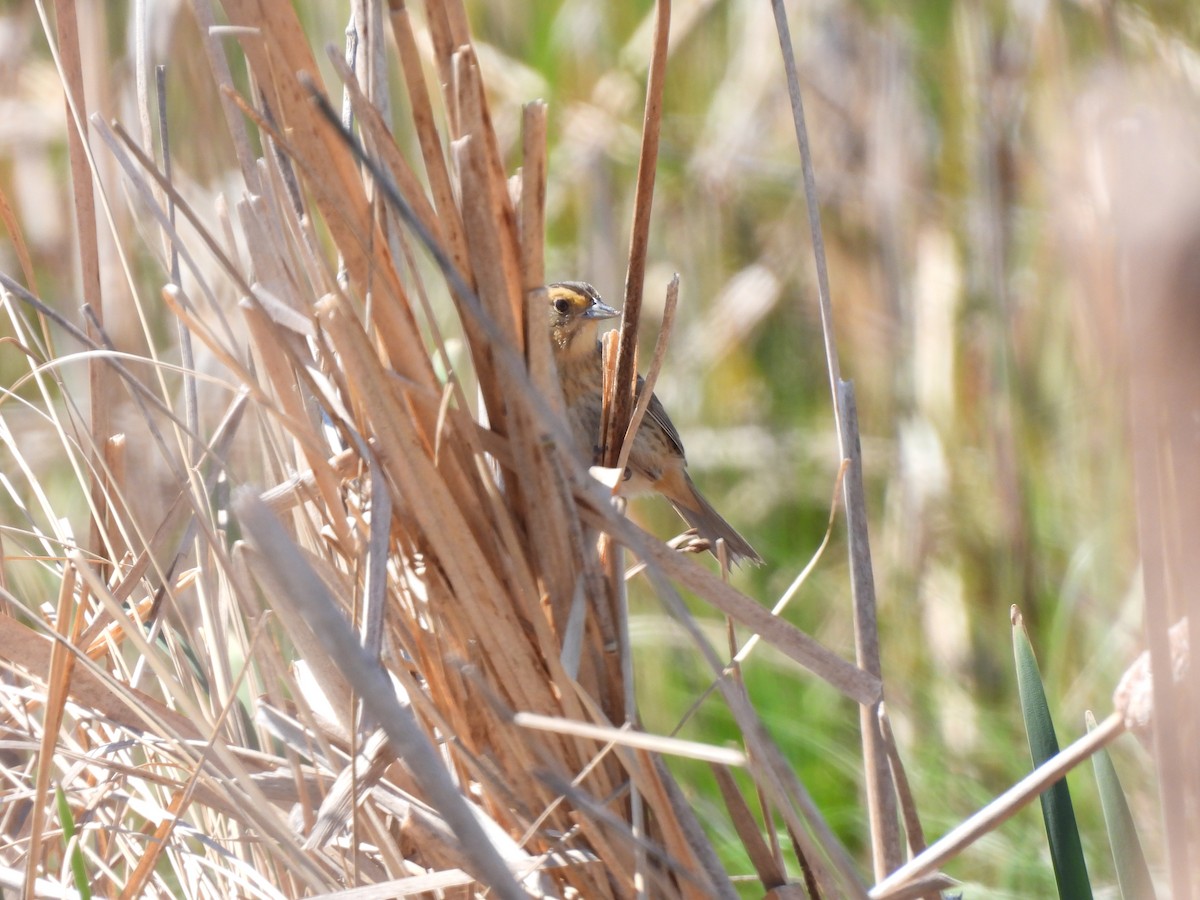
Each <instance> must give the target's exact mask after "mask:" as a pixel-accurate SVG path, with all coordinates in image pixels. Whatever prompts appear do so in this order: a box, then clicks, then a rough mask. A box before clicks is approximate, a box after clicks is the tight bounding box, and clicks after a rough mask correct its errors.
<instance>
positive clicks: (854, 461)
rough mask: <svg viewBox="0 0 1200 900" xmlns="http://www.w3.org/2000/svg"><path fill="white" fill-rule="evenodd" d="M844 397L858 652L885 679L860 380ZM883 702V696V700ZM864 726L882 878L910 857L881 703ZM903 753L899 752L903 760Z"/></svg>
mask: <svg viewBox="0 0 1200 900" xmlns="http://www.w3.org/2000/svg"><path fill="white" fill-rule="evenodd" d="M838 398H839V400H840V402H841V407H842V416H841V422H840V427H841V430H842V435H841V443H842V447H843V454H844V455H843V458H844V459H848V460H849V462H850V465H849V466H848V467H847V469H846V480H845V482H844V484H843V491H844V492H845V495H846V526H847V528H848V530H849V538H850V540H849V544H850V547H849V549H850V586H851V590H852V593H853V596H854V653H855V656H856V657H857V659H858V664H859V665H860V666H862V667H863V668H864V669H866V670H867V671H868V672H870V673H871V674H872V675H874V676H875V677H876V678H878V679H879V680H880V681H881V682H882V681H883V666H882V664H881V663H880V659H879V627H878V623H877V621H876V618H875V575H874V572H873V569H872V566H871V540H870V537H869V536H868V534H867V500H866V493H865V490H864V488H863V478H862V448H861V447H860V446H859V441H858V404H857V402H856V401H855V398H854V385H853V384H851V383H850V382H848V381H842V382H839V383H838ZM879 702H880V703H882V702H883V701H882V700H880V701H879ZM858 720H859V727H860V729H861V730H862V745H863V769H864V770H865V775H866V782H867V808H868V809H869V810H870V814H871V816H870V820H871V850H872V857H873V861H874V864H875V878H876V880H878V879H880V878H883V877H884V876H885V875H887V873H888V872H890V871H892V869H894V868H896V866H898V865H900V863H901V862H903V860H904V856H903V853H902V851H901V847H900V825H899V821H898V820H897V810H896V789H895V785H894V784H893V782H892V770H891V767H890V766H889V765H888V755H887V748H886V746H885V744H884V740H883V735H882V733H881V732H880V730H879V703H877V704H875V705H874V706H860V707H859V708H858ZM898 761H899V757H897V762H898Z"/></svg>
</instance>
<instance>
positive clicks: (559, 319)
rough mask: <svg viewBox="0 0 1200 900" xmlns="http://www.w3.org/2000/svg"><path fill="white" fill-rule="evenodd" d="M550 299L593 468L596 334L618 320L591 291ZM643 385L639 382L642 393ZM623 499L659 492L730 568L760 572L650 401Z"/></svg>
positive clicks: (563, 288)
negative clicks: (743, 564) (720, 548)
mask: <svg viewBox="0 0 1200 900" xmlns="http://www.w3.org/2000/svg"><path fill="white" fill-rule="evenodd" d="M547 291H548V292H549V295H550V341H551V344H552V346H553V350H554V361H555V363H557V365H558V377H559V380H560V381H561V383H562V391H563V399H564V400H565V401H566V405H567V419H568V420H569V424H570V426H571V433H572V434H573V435H574V437H575V443H576V445H577V447H578V449H579V452H580V454H581V455H582V456H583V458H584V459H585V460H586V462H587V463H588V464H589V465H595V464H596V463H597V462H598V459H597V457H598V455H599V449H598V444H599V442H600V418H601V410H602V407H603V384H604V380H603V379H604V376H603V356H602V351H601V348H600V341H599V337H598V334H597V332H598V331H599V325H600V323H601V322H602V321H604V320H605V319H611V318H614V317H615V316H619V315H620V313H619V312H617V311H616V310H615V309H613V308H612V307H611V306H608V305H607V304H606V303H605V302H604V301H603V300H602V299H601V298H600V295H599V294H598V293H597V292H596V289H595V288H594V287H592V286H591V285H590V284H585V283H584V282H582V281H561V282H557V283H555V284H551V285H548V286H547ZM642 385H643V380H642V378H641V376H638V380H637V389H638V393H639V394H640V393H641V390H642ZM625 478H626V482H625V486H624V488H623V493H633V494H636V493H643V492H646V491H656V492H658V493H659V494H662V495H663V496H664V497H666V498H667V499H668V500H670V501H671V505H672V506H674V507H675V510H676V512H678V513H679V514H680V515H681V516H683V518H684V519H685V520H686V521H687V523H688V524H689V525H691V526H692V527H693V528H695V529H696V531H697V532H698V533H699V534H700V536H701V537H702V538H704V539H705V540H707V541H708V542H709V544H710V545H711V546H712V548H713V552H714V553H715V552H716V544H717V539H718V538H720V539H722V540H724V541H725V546H726V548H727V549H728V551H729V561H730V562H731V563H737V562H740V561H742V560H748V561H749V562H752V563H756V564H760V563H762V557H761V556H759V555H758V554H757V553H756V552H755V550H754V548H753V547H751V546H750V544H749V542H748V541H747V540H746V539H745V538H744V537H742V536H741V535H740V534H738V533H737V532H736V531H735V530H734V528H733V526H732V525H730V524H729V523H728V522H726V521H725V520H724V519H723V518H721V516H720V514H719V513H718V512H717V511H716V510H715V509H713V508H712V506H711V505H710V504H709V502H708V501H707V500H705V499H704V497H703V496H702V495H701V494H700V491H698V490H697V489H696V485H694V484H693V483H692V479H691V478H690V477H689V476H688V473H687V460H686V459H685V458H684V453H683V441H682V440H681V439H680V437H679V432H678V431H676V430H675V426H674V425H673V424H672V423H671V419H670V417H669V416H668V415H667V411H666V410H665V409H663V405H662V403H660V402H659V399H658V397H657V396H651V398H650V405H649V406H648V407H647V408H646V415H645V418H643V419H642V424H641V426H640V427H639V428H638V431H637V434H636V435H635V436H634V439H633V448H632V449H631V450H630V452H629V465H628V468H627V469H626V472H625Z"/></svg>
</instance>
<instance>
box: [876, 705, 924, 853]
mask: <svg viewBox="0 0 1200 900" xmlns="http://www.w3.org/2000/svg"><path fill="white" fill-rule="evenodd" d="M878 709H879V731H880V734H882V735H883V743H884V747H885V748H886V749H887V755H888V762H889V763H890V764H891V767H892V777H893V778H894V779H895V780H896V793H897V794H898V795H899V797H900V812H901V813H902V814H903V816H904V832H905V834H906V835H908V848H909V852H910V853H912V854H913V855H914V856H915V855H916V854H918V853H922V852H923V851H924V850H925V846H926V845H925V829H923V828H922V827H921V817H920V816H919V815H918V814H917V804H916V801H915V800H914V799H913V794H912V786H911V785H910V784H909V783H908V775H907V773H906V772H905V771H904V765H903V763H902V762H901V760H900V748H899V747H897V746H896V736H895V735H894V734H893V733H892V720H891V719H889V718H888V714H887V704H886V703H880V704H879V707H878Z"/></svg>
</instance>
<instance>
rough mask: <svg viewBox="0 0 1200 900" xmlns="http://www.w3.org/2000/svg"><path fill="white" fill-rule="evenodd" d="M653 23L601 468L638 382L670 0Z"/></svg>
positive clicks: (617, 443) (612, 457)
mask: <svg viewBox="0 0 1200 900" xmlns="http://www.w3.org/2000/svg"><path fill="white" fill-rule="evenodd" d="M657 10H658V18H657V19H656V21H655V25H654V54H653V56H652V57H651V59H650V72H649V76H648V79H647V83H646V113H645V116H644V118H643V120H642V152H641V157H640V158H639V160H638V177H637V188H636V189H635V192H634V199H633V230H632V233H631V235H630V238H629V269H628V271H627V272H626V273H625V304H624V306H623V307H622V310H621V337H620V343H619V344H618V345H617V372H616V378H615V379H613V388H612V393H610V394H607V395H606V396H605V400H606V401H607V402H606V404H605V405H606V406H607V407H608V409H609V411H610V412H609V416H608V429H607V430H606V432H605V433H604V434H603V435H601V438H602V440H601V445H602V447H603V454H602V459H603V462H604V465H606V466H609V467H613V468H615V463H616V461H617V456H619V455H620V453H621V439H622V438H624V436H625V430H626V428H627V426H628V423H629V415H630V410H631V408H632V406H633V385H634V380H635V379H636V378H637V327H638V319H639V317H640V315H641V311H642V288H643V285H644V283H645V280H646V251H647V248H648V246H649V243H650V208H651V205H652V204H653V201H654V176H655V171H656V169H657V166H658V133H659V125H660V123H661V120H662V95H663V83H664V81H665V80H666V71H667V44H668V38H669V37H670V31H671V3H670V0H658V3H657Z"/></svg>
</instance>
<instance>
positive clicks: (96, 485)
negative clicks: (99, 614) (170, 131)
mask: <svg viewBox="0 0 1200 900" xmlns="http://www.w3.org/2000/svg"><path fill="white" fill-rule="evenodd" d="M38 8H39V9H42V6H41V4H38ZM43 17H44V10H43ZM45 24H46V23H45V22H44V21H43V27H45ZM54 25H55V34H56V37H57V38H58V52H57V53H55V60H56V62H57V63H58V65H59V69H60V77H61V79H62V84H63V89H64V93H65V97H66V113H67V120H68V127H67V155H68V157H69V159H70V164H71V193H72V197H73V199H74V203H75V223H76V234H77V236H78V238H79V263H80V275H81V278H82V288H83V296H84V300H85V302H87V303H89V304H91V305H92V307H93V308H94V310H95V312H96V317H97V321H98V324H99V326H100V327H103V325H104V296H103V293H102V292H101V282H100V246H99V240H98V237H97V234H96V196H95V192H94V189H93V185H92V165H91V153H90V152H89V151H88V147H87V99H86V95H85V93H84V87H83V67H82V62H81V60H82V54H81V48H80V45H79V21H78V19H77V18H76V12H75V4H74V3H73V2H71V0H55V3H54ZM45 30H46V33H47V34H49V29H48V28H46V29H45ZM52 43H53V42H52ZM51 49H52V50H53V47H52V48H51ZM94 336H95V334H93V337H94ZM88 388H89V391H90V394H89V396H90V398H91V400H90V407H91V432H92V446H93V447H94V448H97V449H96V450H95V451H94V453H95V455H94V456H93V457H92V460H91V469H92V471H93V473H94V476H93V480H92V490H91V493H92V509H93V518H92V521H91V529H90V531H91V536H90V537H89V541H88V545H89V547H90V548H91V550H92V551H93V552H94V553H97V554H100V555H102V554H103V552H104V546H105V543H106V540H107V538H106V531H107V521H108V516H109V514H108V503H107V493H108V490H107V486H106V483H105V482H106V479H105V477H104V475H103V474H102V473H103V472H104V466H103V464H102V463H101V461H100V459H99V454H100V452H101V450H100V449H99V448H102V447H104V445H105V443H106V442H107V440H108V436H109V431H110V423H109V420H110V417H111V410H110V409H109V404H110V402H111V399H110V398H111V396H112V389H113V384H112V376H111V373H110V372H109V371H108V367H107V366H105V365H104V364H103V362H102V361H100V360H92V361H90V362H89V363H88ZM31 877H32V876H31ZM26 887H27V889H28V885H26Z"/></svg>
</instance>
